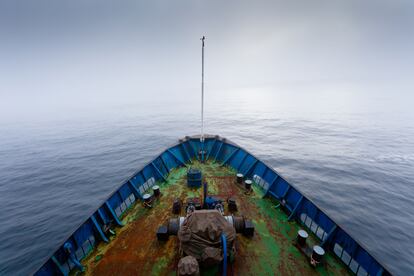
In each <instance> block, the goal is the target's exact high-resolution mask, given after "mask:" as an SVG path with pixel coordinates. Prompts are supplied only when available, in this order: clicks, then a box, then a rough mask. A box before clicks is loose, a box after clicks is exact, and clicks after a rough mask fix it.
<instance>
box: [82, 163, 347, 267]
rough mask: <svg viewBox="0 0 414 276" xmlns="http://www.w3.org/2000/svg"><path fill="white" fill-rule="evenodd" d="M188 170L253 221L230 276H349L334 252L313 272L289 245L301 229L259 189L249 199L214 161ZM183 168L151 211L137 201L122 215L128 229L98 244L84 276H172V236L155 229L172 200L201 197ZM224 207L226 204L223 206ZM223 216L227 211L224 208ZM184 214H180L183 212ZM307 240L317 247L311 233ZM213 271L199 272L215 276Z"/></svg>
mask: <svg viewBox="0 0 414 276" xmlns="http://www.w3.org/2000/svg"><path fill="white" fill-rule="evenodd" d="M192 166H195V167H198V168H200V169H201V170H202V172H203V176H204V179H205V180H206V181H207V182H208V184H209V185H208V190H209V194H210V195H218V196H219V197H221V198H223V199H226V198H227V197H229V196H232V197H234V198H235V199H236V201H237V206H238V213H237V215H244V216H246V217H248V218H249V219H252V220H253V222H254V224H255V235H254V237H253V238H246V237H244V236H242V235H240V234H238V237H237V239H236V244H235V245H236V254H235V261H234V263H233V265H232V266H231V267H232V268H229V272H231V273H233V274H234V275H319V274H321V275H347V274H349V272H348V270H347V268H346V267H345V266H343V265H342V264H341V263H340V262H338V261H337V260H336V259H335V258H334V257H333V256H332V254H330V253H328V254H326V256H325V264H324V265H323V266H321V267H318V268H317V269H314V268H312V267H311V266H310V265H309V262H308V260H307V258H306V257H305V256H304V255H303V254H302V253H300V252H299V250H298V249H297V248H296V247H295V246H294V245H293V244H292V241H293V240H294V239H295V237H296V233H297V231H298V230H299V229H300V226H299V225H298V224H297V223H296V222H288V220H287V215H286V214H285V213H284V212H283V211H282V210H280V209H277V208H275V205H276V204H277V202H275V201H273V200H270V199H268V198H265V199H263V198H262V193H261V191H260V190H259V188H254V192H253V193H252V194H250V195H246V194H245V190H244V188H243V187H241V186H239V185H238V184H236V183H235V174H236V172H235V171H234V170H232V169H230V168H228V167H222V166H220V165H219V164H217V163H214V162H208V163H207V164H204V165H202V164H199V163H198V162H197V161H193V164H192ZM186 172H187V168H184V167H183V168H178V169H174V170H172V171H171V172H170V174H169V176H168V178H167V182H164V183H159V185H160V189H161V193H162V196H161V197H160V199H158V200H157V201H156V202H155V203H154V206H153V208H152V209H146V208H144V207H143V206H142V205H141V204H140V203H137V204H136V205H135V206H134V207H133V208H131V209H130V210H129V211H128V212H127V214H126V215H125V216H124V217H123V221H124V222H125V223H126V225H125V226H124V227H122V228H117V229H116V233H117V234H116V236H115V237H113V238H111V241H110V243H109V244H104V243H101V244H100V245H99V246H98V248H97V250H95V251H94V252H93V253H92V254H91V255H90V256H88V258H87V259H86V260H85V261H83V263H84V264H85V265H86V267H87V269H86V274H88V275H175V271H176V266H177V263H178V258H179V257H178V243H177V238H176V237H174V236H171V237H170V238H169V240H168V241H167V242H159V241H158V240H157V238H156V235H155V233H156V230H157V228H158V226H160V225H161V224H164V223H166V221H167V220H168V219H169V218H172V217H174V215H173V214H172V213H171V208H172V204H173V200H174V199H175V198H180V199H181V200H183V202H184V201H185V199H186V198H188V197H197V196H201V193H202V188H199V189H189V188H188V187H187V185H186ZM226 207H227V206H226ZM226 213H227V210H226ZM182 215H184V214H183V213H182ZM309 242H310V243H311V244H317V243H318V242H317V240H316V238H315V237H314V236H312V235H310V239H309ZM216 273H217V270H214V271H211V270H210V271H209V272H205V273H203V272H202V275H207V274H208V275H212V274H213V275H214V274H216Z"/></svg>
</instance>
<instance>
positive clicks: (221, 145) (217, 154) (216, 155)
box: [214, 142, 224, 161]
mask: <svg viewBox="0 0 414 276" xmlns="http://www.w3.org/2000/svg"><path fill="white" fill-rule="evenodd" d="M223 144H224V143H223V142H221V144H220V146H219V148H218V150H217V152H216V154H215V155H214V160H216V161H217V157H218V156H219V153H220V150H221V147H223Z"/></svg>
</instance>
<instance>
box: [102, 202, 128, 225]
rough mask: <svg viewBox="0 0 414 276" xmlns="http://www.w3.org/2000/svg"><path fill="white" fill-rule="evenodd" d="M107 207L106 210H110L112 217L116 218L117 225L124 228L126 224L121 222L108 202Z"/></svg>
mask: <svg viewBox="0 0 414 276" xmlns="http://www.w3.org/2000/svg"><path fill="white" fill-rule="evenodd" d="M105 206H106V208H108V210H109V212H110V213H111V215H112V217H113V218H114V220H115V222H116V224H118V225H119V226H124V224H123V223H122V222H121V221H120V220H119V218H118V216H117V215H116V214H115V212H114V210H113V209H112V207H111V205H109V202H108V201H105Z"/></svg>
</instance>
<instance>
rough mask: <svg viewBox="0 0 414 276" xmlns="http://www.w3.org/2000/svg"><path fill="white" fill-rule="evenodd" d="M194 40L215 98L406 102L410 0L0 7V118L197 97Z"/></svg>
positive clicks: (413, 24) (412, 60)
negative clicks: (317, 95)
mask: <svg viewBox="0 0 414 276" xmlns="http://www.w3.org/2000/svg"><path fill="white" fill-rule="evenodd" d="M202 35H206V37H207V41H206V45H207V48H206V87H207V88H208V92H209V93H211V94H213V95H214V94H215V93H216V94H219V93H223V91H227V90H229V91H230V90H231V91H238V90H239V91H246V89H248V91H251V93H262V92H260V91H267V93H277V92H278V91H281V90H285V91H289V89H291V90H292V91H294V90H297V89H298V87H299V88H300V89H301V90H305V91H306V90H307V89H308V90H309V93H312V91H314V90H315V87H321V86H324V85H328V86H329V87H330V88H332V89H330V90H331V93H336V92H335V89H334V88H335V87H337V89H338V91H340V90H341V89H343V87H359V88H355V91H357V92H356V93H367V94H369V95H371V94H376V93H385V94H388V95H391V94H393V93H396V94H398V95H399V96H398V98H401V99H402V100H401V102H407V100H408V99H410V100H411V99H413V98H412V96H411V94H412V93H413V88H414V84H413V83H414V81H413V76H414V74H413V73H414V1H410V0H407V1H403V0H389V1H384V0H365V1H361V0H355V1H354V0H343V1H335V0H326V1H321V0H313V1H309V0H300V1H275V0H273V1H261V0H255V1H222V0H221V1H213V0H208V1H198V0H192V1H157V0H151V1H137V0H135V1H102V0H99V1H98V0H96V1H95V0H87V1H85V0H71V1H56V0H50V1H45V0H37V1H18V0H10V1H8V0H2V1H0V41H1V43H0V97H1V101H0V109H1V111H0V115H1V116H2V118H3V119H5V118H7V119H6V120H9V119H10V120H12V119H13V118H15V117H18V116H23V117H25V116H26V117H31V116H33V115H36V113H38V112H40V111H44V110H50V111H51V112H53V110H58V109H59V110H60V109H64V108H67V107H69V108H70V107H77V108H86V107H87V106H107V105H112V104H123V103H143V102H151V101H152V102H153V101H169V100H170V99H172V98H177V97H182V98H183V99H186V100H195V99H198V97H199V87H200V40H199V38H200V37H201V36H202ZM344 85H345V86H344ZM312 87H313V88H312ZM341 87H342V88H341ZM361 87H363V88H361ZM269 91H271V92H269ZM355 91H354V92H355ZM263 93H264V92H263ZM292 93H293V92H292ZM211 94H210V95H211ZM404 97H407V98H404Z"/></svg>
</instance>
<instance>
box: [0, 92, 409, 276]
mask: <svg viewBox="0 0 414 276" xmlns="http://www.w3.org/2000/svg"><path fill="white" fill-rule="evenodd" d="M381 101H382V100H381ZM383 101H384V102H385V103H384V104H383V105H382V104H378V105H377V104H376V103H374V104H375V105H376V106H374V108H365V106H371V107H372V104H373V103H372V102H371V103H370V104H369V103H367V105H364V104H361V106H360V107H359V108H353V109H351V108H349V105H343V104H340V103H339V102H342V103H343V101H342V99H340V100H338V101H335V104H333V105H331V106H330V107H329V108H324V107H323V106H322V105H321V104H320V103H319V105H317V106H315V105H314V104H313V100H312V98H307V99H305V100H302V101H296V100H291V101H290V102H289V103H288V102H286V100H284V99H283V97H281V98H275V97H273V98H272V97H270V98H269V97H267V96H266V97H256V96H254V95H251V96H246V93H245V94H243V96H240V97H227V98H225V97H224V98H223V99H221V100H220V101H219V100H214V101H213V100H211V98H210V99H209V98H207V102H206V126H205V128H206V132H207V133H209V134H218V135H221V136H224V137H227V138H229V139H231V140H233V141H234V142H236V143H238V144H239V145H241V146H243V147H245V148H246V149H247V150H249V151H250V152H252V153H253V154H255V155H256V156H258V157H259V158H261V159H262V160H264V161H265V162H266V163H268V164H269V165H271V166H272V167H273V168H275V169H276V170H277V171H278V172H279V173H281V174H282V175H283V176H284V177H285V178H286V179H287V180H289V181H290V182H291V183H293V184H294V185H295V186H296V187H298V188H299V189H300V191H301V192H302V193H304V194H305V195H306V196H308V197H309V198H311V199H312V200H313V201H314V202H315V203H316V204H317V205H319V206H320V207H322V208H323V209H324V210H326V212H327V213H328V215H329V216H330V217H332V218H333V219H334V220H335V221H336V222H337V223H339V224H340V225H341V226H342V227H343V228H344V229H345V230H346V231H347V232H348V233H349V234H351V236H353V237H354V238H355V239H357V240H358V241H360V243H361V244H362V245H363V246H364V247H365V248H366V249H367V250H368V251H369V252H370V253H371V254H372V255H374V256H375V257H376V258H377V259H378V260H379V261H380V262H381V263H383V264H384V265H385V266H386V267H387V268H388V269H389V270H390V271H391V272H392V273H393V274H395V275H414V246H413V241H414V126H413V116H412V115H411V114H410V113H409V112H408V111H407V110H408V109H404V110H399V109H392V108H391V109H390V108H383V107H384V106H386V105H387V99H384V100H383ZM316 102H320V99H319V100H315V104H317V103H316ZM355 102H359V103H360V101H359V100H358V99H356V100H355ZM308 103H309V104H308ZM381 103H383V102H381ZM309 106H312V107H310V108H305V107H309ZM199 118H200V114H199V102H198V101H196V102H194V103H192V104H191V103H188V104H187V103H186V104H183V103H179V101H177V102H176V103H168V102H165V103H158V104H154V103H150V102H149V103H145V104H144V103H142V104H140V103H137V104H130V105H125V106H116V107H115V106H113V107H108V108H106V109H105V110H99V111H97V110H83V111H81V112H75V111H74V112H73V113H72V114H70V113H68V114H65V116H52V115H51V116H49V117H48V116H44V117H43V118H40V119H38V118H36V119H27V120H20V121H18V122H2V123H1V124H0V221H1V222H2V223H0V274H1V275H27V274H31V273H34V272H35V271H36V269H38V268H39V267H40V266H41V265H42V263H43V262H44V261H45V260H46V259H47V257H48V256H49V255H50V254H52V252H53V251H54V250H56V249H57V247H58V246H59V245H60V244H61V243H62V242H63V239H64V238H65V237H66V236H67V235H68V234H69V233H71V232H72V231H73V230H74V228H76V226H77V225H79V224H80V223H81V222H83V221H84V220H85V219H87V215H88V214H90V213H91V212H93V210H95V209H96V208H97V207H98V205H99V204H100V203H101V202H102V201H103V200H104V199H105V198H106V197H108V195H109V194H110V193H111V192H112V191H113V189H114V187H116V186H117V185H118V184H119V183H120V182H121V181H123V180H124V179H125V178H127V177H128V176H129V175H131V174H132V173H133V172H134V171H135V170H137V169H138V168H139V167H141V166H142V165H143V164H145V163H146V162H147V161H149V160H151V159H152V158H153V157H155V155H156V154H158V153H159V152H160V151H162V150H163V149H165V147H167V146H169V145H170V144H173V143H175V142H176V141H177V139H179V138H182V137H183V136H186V135H194V134H199V133H200V123H199V120H200V119H199Z"/></svg>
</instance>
